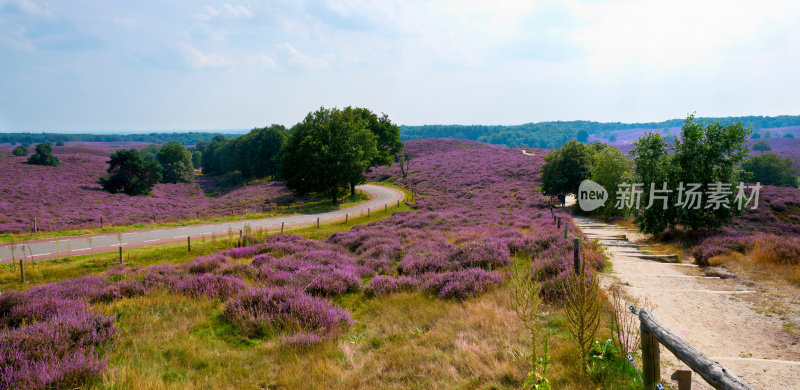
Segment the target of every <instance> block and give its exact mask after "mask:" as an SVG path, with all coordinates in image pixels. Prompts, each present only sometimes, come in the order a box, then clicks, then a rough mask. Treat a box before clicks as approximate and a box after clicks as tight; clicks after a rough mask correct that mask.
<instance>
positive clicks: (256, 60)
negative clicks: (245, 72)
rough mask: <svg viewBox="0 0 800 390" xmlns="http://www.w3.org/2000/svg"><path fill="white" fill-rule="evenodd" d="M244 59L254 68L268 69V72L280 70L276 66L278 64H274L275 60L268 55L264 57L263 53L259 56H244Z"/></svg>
mask: <svg viewBox="0 0 800 390" xmlns="http://www.w3.org/2000/svg"><path fill="white" fill-rule="evenodd" d="M245 59H246V60H248V61H250V62H251V63H253V64H255V65H256V66H258V67H260V68H264V69H269V70H279V69H280V67H279V66H278V63H277V62H275V60H274V59H273V58H272V57H270V56H268V55H266V54H264V53H259V54H256V55H253V56H246V57H245Z"/></svg>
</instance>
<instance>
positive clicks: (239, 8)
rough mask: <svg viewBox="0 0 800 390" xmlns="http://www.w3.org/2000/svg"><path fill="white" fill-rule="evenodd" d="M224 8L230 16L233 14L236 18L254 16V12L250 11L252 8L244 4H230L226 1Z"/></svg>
mask: <svg viewBox="0 0 800 390" xmlns="http://www.w3.org/2000/svg"><path fill="white" fill-rule="evenodd" d="M222 8H223V9H224V10H225V12H226V13H227V14H228V15H230V16H232V17H234V18H252V17H253V12H252V11H250V9H248V8H247V7H245V6H243V5H235V6H234V5H230V4H228V3H225V5H223V6H222Z"/></svg>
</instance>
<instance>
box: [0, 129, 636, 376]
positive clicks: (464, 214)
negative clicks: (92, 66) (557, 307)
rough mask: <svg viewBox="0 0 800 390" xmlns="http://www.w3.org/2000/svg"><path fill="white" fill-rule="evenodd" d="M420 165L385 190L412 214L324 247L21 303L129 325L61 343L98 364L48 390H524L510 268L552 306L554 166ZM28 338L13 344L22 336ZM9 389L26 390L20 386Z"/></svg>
mask: <svg viewBox="0 0 800 390" xmlns="http://www.w3.org/2000/svg"><path fill="white" fill-rule="evenodd" d="M407 150H408V151H409V152H411V153H413V154H415V155H416V157H415V158H414V159H413V160H412V162H411V167H410V175H409V176H408V177H407V178H401V177H400V172H399V169H398V167H389V168H380V169H376V170H375V171H374V172H373V173H372V178H373V179H376V180H377V179H386V180H390V181H394V182H395V183H396V184H399V185H402V186H407V187H410V188H414V190H415V191H416V193H417V202H416V204H414V205H413V206H412V208H413V209H412V210H407V211H399V212H395V213H393V215H392V216H390V217H387V218H384V219H382V220H379V221H377V222H373V223H370V224H366V225H359V226H356V227H354V228H352V229H350V230H348V231H341V232H338V233H334V234H333V235H331V236H329V237H327V239H325V240H322V241H317V240H310V239H307V238H303V237H301V236H296V235H272V236H269V237H263V236H257V237H251V238H250V245H249V246H244V247H241V248H233V249H229V250H226V251H223V252H219V253H216V254H212V255H208V256H203V257H200V258H197V259H195V260H193V261H191V262H188V263H184V264H165V265H156V266H148V267H118V268H115V269H113V270H111V271H108V272H106V273H105V274H103V275H100V276H97V277H91V278H82V279H74V280H71V281H65V282H62V283H55V284H51V285H47V286H44V287H41V288H39V289H38V290H32V291H30V292H26V293H22V294H24V296H22V297H21V298H26V299H28V300H29V301H36V300H37V299H40V298H38V295H36V294H40V293H41V292H42V291H50V292H51V294H49V295H52V296H55V297H58V298H59V299H65V300H73V301H79V302H83V303H82V304H89V305H97V306H98V307H100V308H102V310H103V311H104V312H105V313H106V314H108V315H111V316H113V315H116V317H110V318H109V317H103V318H102V320H103V321H104V322H102V324H103V325H102V326H103V327H99V326H100V325H98V331H100V330H102V329H107V328H108V326H107V325H105V324H107V323H108V321H109V320H115V323H116V324H117V327H118V331H116V330H115V331H114V333H110V332H107V333H109V334H111V335H112V336H113V335H115V334H118V335H119V336H116V338H114V337H111V339H112V340H116V347H115V349H114V350H113V351H112V352H111V353H110V355H108V354H107V352H106V351H107V350H108V345H109V341H108V339H109V337H105V338H97V340H94V339H92V340H88V341H86V342H84V343H83V344H80V345H74V343H73V344H69V343H54V345H57V346H61V345H64V347H63V351H64V353H66V352H68V351H77V352H76V353H82V354H83V355H81V356H88V358H87V359H86V360H87V361H86V362H85V363H83V364H82V365H81V364H78V365H77V367H76V368H74V369H72V371H70V372H66V373H65V372H63V370H64V369H63V368H62V366H59V365H58V364H56V363H58V362H57V361H55V362H50V361H45V362H44V363H42V367H43V369H44V370H47V371H48V373H50V374H51V375H50V376H49V378H55V379H54V381H51V382H47V381H40V382H37V383H39V384H42V383H44V384H46V385H51V386H53V385H55V386H61V387H65V386H68V385H74V384H75V383H84V381H86V380H87V379H86V378H87V377H93V378H97V376H96V373H97V372H100V371H103V370H104V371H103V372H105V374H103V377H102V379H100V380H101V381H102V385H103V386H104V387H108V386H114V385H122V386H123V387H126V386H131V387H162V386H176V385H180V386H181V387H184V388H208V387H227V386H233V387H276V388H282V387H292V388H294V387H303V388H323V387H324V388H386V387H398V388H400V387H414V386H417V387H423V388H434V387H440V388H441V387H463V386H478V387H482V386H483V387H495V388H519V387H520V386H521V385H522V382H523V381H524V380H525V370H526V364H527V362H526V359H525V358H523V357H522V356H523V355H521V354H520V352H515V351H523V350H525V348H526V343H527V342H528V341H529V335H527V334H526V332H525V331H524V330H523V329H522V328H521V326H520V325H519V324H518V323H517V322H515V321H516V320H515V317H514V314H513V310H512V309H511V308H510V307H509V306H508V305H509V299H510V298H508V292H507V290H506V287H505V285H504V281H505V273H506V271H507V270H508V265H509V264H511V263H512V262H513V261H520V262H522V263H523V264H528V265H529V266H530V267H532V268H533V270H534V271H535V272H536V273H537V274H538V275H539V276H540V277H541V278H542V279H543V282H544V292H545V294H548V295H549V296H550V297H555V296H557V295H558V294H557V289H556V288H555V286H556V284H557V283H558V281H559V280H560V279H561V278H563V277H564V276H565V275H566V273H567V272H569V269H571V264H572V256H571V250H572V244H571V242H569V241H567V240H564V239H563V236H562V235H563V230H560V229H556V227H555V226H554V224H553V223H552V217H551V216H550V212H549V211H548V210H547V209H546V208H545V207H544V203H543V197H542V195H541V194H540V193H538V192H536V188H537V187H538V186H539V185H540V183H539V182H538V180H539V168H540V166H541V164H542V159H541V157H540V156H541V154H537V156H535V157H531V156H526V155H524V154H522V153H520V152H519V151H518V150H513V149H506V148H501V147H495V146H490V145H484V144H479V143H475V142H465V141H452V140H420V141H410V142H408V144H407ZM573 233H574V232H573ZM584 260H585V261H586V262H588V263H589V264H591V266H592V267H590V268H594V269H596V268H598V267H601V266H602V263H603V258H602V257H601V256H600V254H599V248H597V247H595V246H593V245H587V247H586V250H585V251H584ZM43 289H44V290H43ZM23 301H24V299H18V300H14V301H10V302H8V306H9V307H10V309H9V310H7V311H3V310H0V319H3V318H5V317H4V316H6V315H7V314H5V313H6V312H7V313H12V312H13V313H16V312H19V313H20V314H19V315H18V316H17V317H20V318H22V317H24V318H27V317H25V316H28V317H30V316H33V315H37V314H35V313H34V312H33V311H32V310H28V309H25V307H23V306H20V305H21V303H20V302H23ZM17 308H19V309H17ZM187 308H188V309H187ZM23 309H25V310H23ZM86 310H87V309H86V307H85V306H78V304H76V306H75V309H74V311H75V312H76V313H83V312H85V311H86ZM164 312H166V313H169V315H168V316H162V315H161V314H160V313H164ZM54 315H55V314H46V315H43V316H45V317H44V318H47V319H48V321H49V319H51V318H54V317H53V316H54ZM75 315H76V316H77V315H78V314H75ZM84 316H85V315H84ZM15 318H16V317H15ZM553 318H554V319H553V321H555V322H554V323H555V324H558V323H559V322H558V321H563V320H559V319H557V318H558V317H557V316H555V315H554V317H553ZM25 323H26V322H24V321H22V322H20V321H15V322H13V325H12V326H10V327H7V328H3V329H0V332H4V333H3V334H8V335H9V336H10V337H22V336H17V335H21V334H24V333H25V332H26V331H25V329H27V327H28V326H25ZM51 323H53V324H51ZM154 324H157V325H158V326H155V325H154ZM41 326H42V327H47V326H55V325H54V321H50V322H47V323H44V324H43V325H41ZM553 326H555V327H558V326H560V325H553ZM112 330H113V329H112ZM148 332H149V333H148ZM47 337H50V338H53V337H56V341H58V340H60V339H59V338H58V337H59V336H58V335H56V336H50V335H49V334H48V335H47ZM187 340H188V341H187ZM559 340H563V339H561V338H559V339H558V340H554V347H553V348H554V352H553V353H554V357H555V358H556V360H555V361H554V368H553V381H554V386H560V387H559V388H567V387H570V388H572V387H573V386H575V383H578V382H576V378H575V377H574V375H570V374H568V373H569V372H570V368H569V367H573V368H572V370H574V369H575V368H574V365H575V362H574V361H573V358H572V357H569V354H570V353H571V351H570V350H569V349H568V348H567V347H566V346H565V345H566V342H563V341H559ZM187 343H189V344H191V345H189V344H187ZM559 345H561V346H559ZM13 348H15V349H9V350H8V353H7V354H8V356H10V358H9V359H11V360H9V362H10V365H13V367H19V370H20V371H17V372H26V371H24V370H27V369H28V368H26V367H31V366H33V365H35V364H36V363H37V358H36V355H35V354H32V353H29V351H27V350H25V349H24V348H25V347H24V344H14V347H13ZM59 348H61V347H59ZM87 351H88V352H87ZM97 351H99V352H97ZM87 354H88V355H87ZM107 356H110V357H108V363H106V360H105V358H106V357H107ZM15 359H19V360H15ZM106 366H107V367H106ZM104 367H106V368H104ZM319 367H324V369H322V370H320V369H317V368H319ZM73 371H74V372H77V373H78V374H80V375H78V374H70V373H71V372H73ZM300 373H302V374H300ZM61 378H64V379H63V380H62V379H61ZM176 378H180V379H176ZM334 378H335V379H334ZM600 378H601V379H599V380H600V381H601V382H602V381H606V382H604V383H609V382H608V381H612V382H611V383H617V382H613V381H624V380H625V379H624V378H620V377H619V376H613V377H612V376H608V375H606V376H603V375H601V377H600ZM5 380H8V381H10V382H7V383H10V384H14V383H17V384H19V383H24V382H19V381H22V380H23V379H22V377H20V376H19V375H14V374H13V372H12V373H11V374H9V375H8V376H6V377H5ZM176 381H178V382H176ZM567 384H570V386H566V385H567ZM584 384H585V383H584ZM0 387H2V386H1V385H0ZM31 387H36V386H31ZM595 387H597V386H595ZM600 387H606V388H622V387H615V386H600Z"/></svg>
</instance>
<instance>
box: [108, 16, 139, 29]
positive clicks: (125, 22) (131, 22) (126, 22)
mask: <svg viewBox="0 0 800 390" xmlns="http://www.w3.org/2000/svg"><path fill="white" fill-rule="evenodd" d="M111 21H113V22H114V23H116V24H118V25H120V26H123V27H127V28H135V27H137V26H139V22H138V21H137V20H136V19H133V18H113V19H111Z"/></svg>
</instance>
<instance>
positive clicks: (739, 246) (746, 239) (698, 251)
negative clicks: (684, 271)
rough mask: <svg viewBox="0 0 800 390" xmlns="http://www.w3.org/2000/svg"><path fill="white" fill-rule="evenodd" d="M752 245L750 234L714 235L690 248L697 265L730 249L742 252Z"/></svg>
mask: <svg viewBox="0 0 800 390" xmlns="http://www.w3.org/2000/svg"><path fill="white" fill-rule="evenodd" d="M751 246H752V238H751V236H715V237H711V238H707V239H705V240H704V241H703V242H701V243H700V245H697V246H695V247H694V248H692V252H691V254H692V256H694V262H695V263H696V264H697V265H701V266H707V265H709V262H708V260H709V259H710V258H712V257H715V256H719V255H722V254H725V253H728V252H731V251H737V252H742V253H744V252H745V251H746V250H747V249H749V248H750V247H751Z"/></svg>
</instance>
